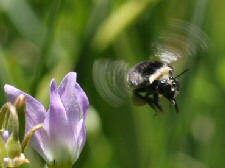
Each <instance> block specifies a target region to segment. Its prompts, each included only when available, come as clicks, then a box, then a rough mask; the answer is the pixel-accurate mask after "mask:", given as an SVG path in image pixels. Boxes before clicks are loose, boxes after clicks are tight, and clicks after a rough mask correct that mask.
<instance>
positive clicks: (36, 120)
mask: <svg viewBox="0 0 225 168" xmlns="http://www.w3.org/2000/svg"><path fill="white" fill-rule="evenodd" d="M4 89H5V92H6V93H7V95H8V98H9V101H10V102H11V103H14V102H15V101H16V99H17V97H18V96H19V95H21V94H23V95H24V96H25V97H26V111H27V113H26V116H27V117H26V132H28V131H29V130H31V129H32V128H33V127H34V126H36V125H38V124H40V123H43V122H44V119H45V116H46V110H45V108H44V106H43V105H42V104H41V103H40V102H39V101H38V100H36V99H35V98H33V97H32V96H30V95H28V94H27V93H24V92H23V91H21V90H19V89H17V88H15V87H13V86H11V85H5V86H4ZM42 143H43V142H42V137H41V134H40V132H39V131H37V133H36V134H35V135H34V136H33V137H32V142H31V145H32V146H33V147H34V148H35V149H36V150H37V151H38V152H39V153H40V154H42V155H43V153H44V152H43V151H44V149H43V144H42Z"/></svg>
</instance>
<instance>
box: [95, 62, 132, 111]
mask: <svg viewBox="0 0 225 168" xmlns="http://www.w3.org/2000/svg"><path fill="white" fill-rule="evenodd" d="M128 71H129V65H128V63H126V62H124V61H121V60H116V61H113V60H109V59H99V60H96V61H95V62H94V65H93V81H94V85H95V88H96V90H97V91H98V93H99V94H100V96H101V97H102V98H103V99H104V100H105V101H106V102H108V103H109V104H110V105H112V106H114V107H119V106H121V105H122V104H124V103H125V102H127V99H128V98H129V95H130V90H129V86H128V83H127V74H128Z"/></svg>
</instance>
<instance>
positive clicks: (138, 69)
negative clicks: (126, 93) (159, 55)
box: [127, 61, 164, 88]
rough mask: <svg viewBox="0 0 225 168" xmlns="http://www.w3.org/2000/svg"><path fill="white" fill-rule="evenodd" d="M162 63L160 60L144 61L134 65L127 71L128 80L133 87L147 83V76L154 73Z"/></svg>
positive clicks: (144, 85)
mask: <svg viewBox="0 0 225 168" xmlns="http://www.w3.org/2000/svg"><path fill="white" fill-rule="evenodd" d="M163 65H164V64H163V63H162V62H160V61H145V62H141V63H139V64H137V65H135V66H134V67H133V68H132V69H131V70H130V71H129V73H128V78H127V80H128V82H129V84H130V85H131V86H132V87H134V88H141V87H146V86H147V85H149V76H150V75H152V74H153V73H155V72H156V71H157V70H158V69H159V68H161V67H162V66H163Z"/></svg>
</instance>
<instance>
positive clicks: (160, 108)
mask: <svg viewBox="0 0 225 168" xmlns="http://www.w3.org/2000/svg"><path fill="white" fill-rule="evenodd" d="M154 104H155V106H156V107H157V108H158V109H159V110H160V111H161V112H163V108H162V105H161V104H160V101H159V94H158V93H155V94H154Z"/></svg>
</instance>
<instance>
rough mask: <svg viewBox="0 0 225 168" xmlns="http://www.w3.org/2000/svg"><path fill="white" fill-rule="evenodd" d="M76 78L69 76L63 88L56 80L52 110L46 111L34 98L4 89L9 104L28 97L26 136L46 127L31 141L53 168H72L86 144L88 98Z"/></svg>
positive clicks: (51, 101) (72, 73) (53, 86)
mask: <svg viewBox="0 0 225 168" xmlns="http://www.w3.org/2000/svg"><path fill="white" fill-rule="evenodd" d="M76 79H77V74H76V73H75V72H70V73H68V74H67V75H66V76H65V78H64V79H63V81H62V82H61V84H60V86H59V87H57V83H56V81H55V80H54V79H53V80H52V82H51V86H50V106H49V109H48V110H47V111H46V110H45V108H44V106H43V105H42V104H41V103H40V102H39V101H38V100H36V99H35V98H33V97H31V96H30V95H28V94H26V93H24V92H22V91H20V90H19V89H17V88H15V87H13V86H10V85H5V87H4V89H5V92H6V93H7V95H8V98H9V100H10V101H11V102H12V103H14V102H15V100H16V98H17V97H18V96H19V95H20V94H23V95H25V96H26V101H27V102H26V103H27V106H26V110H27V114H26V115H27V116H26V120H27V123H26V132H28V131H29V130H31V129H32V128H33V127H35V126H36V125H38V124H41V123H43V125H44V127H43V129H41V130H39V131H37V132H36V133H35V134H34V136H33V137H32V140H31V146H32V147H33V148H34V149H35V150H36V151H37V152H38V153H39V154H40V155H41V156H42V157H43V158H44V160H45V161H46V162H47V164H48V165H50V166H53V167H71V166H72V165H73V164H74V163H75V161H76V160H77V159H78V157H79V155H80V153H81V151H82V148H83V146H84V144H85V141H86V137H87V132H86V117H87V113H88V108H89V102H88V98H87V96H86V94H85V92H84V91H83V89H82V88H81V87H80V85H79V84H78V83H77V82H76Z"/></svg>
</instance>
